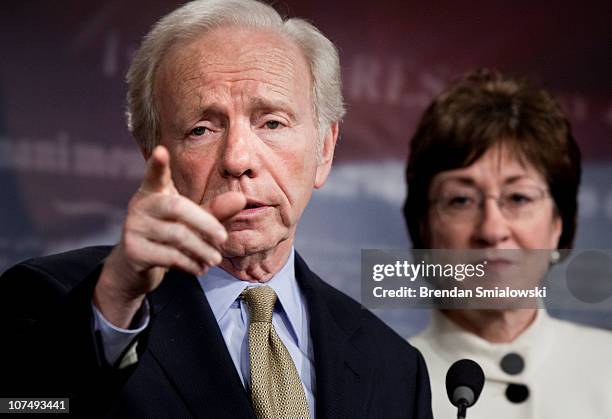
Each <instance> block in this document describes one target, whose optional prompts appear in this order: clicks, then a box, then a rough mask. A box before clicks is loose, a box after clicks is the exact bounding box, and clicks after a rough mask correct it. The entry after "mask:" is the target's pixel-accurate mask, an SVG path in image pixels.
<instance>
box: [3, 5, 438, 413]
mask: <svg viewBox="0 0 612 419" xmlns="http://www.w3.org/2000/svg"><path fill="white" fill-rule="evenodd" d="M128 85H129V91H128V118H129V127H130V129H131V131H132V133H133V135H134V137H135V138H136V140H137V142H138V144H139V146H140V148H141V151H142V153H143V155H144V157H145V158H146V159H147V167H146V173H145V176H144V180H143V182H142V185H141V187H140V188H139V190H138V191H137V192H136V193H135V195H134V196H133V198H132V199H131V201H130V203H129V206H128V210H127V216H126V219H125V221H124V226H123V233H122V237H121V240H120V242H119V243H118V244H117V245H116V246H115V247H113V248H112V249H111V248H88V249H81V250H78V251H73V252H68V253H65V254H61V255H55V256H51V257H47V258H42V259H35V260H30V261H27V262H25V263H22V264H20V265H17V266H16V267H13V268H11V269H10V270H9V271H7V272H6V273H5V275H4V276H3V278H2V280H1V281H0V284H1V285H0V287H1V291H2V293H3V295H4V296H6V297H7V298H6V305H5V307H4V314H3V316H2V317H3V319H4V320H3V322H6V323H7V324H8V326H9V327H10V328H11V331H12V333H13V334H14V335H13V337H12V338H11V343H14V345H13V344H11V345H9V347H11V348H12V349H11V353H10V354H8V355H7V356H6V357H5V359H12V360H19V362H18V363H17V365H21V366H23V365H24V364H27V367H26V368H24V369H23V370H22V371H21V372H20V373H19V375H18V377H16V379H17V380H18V381H20V383H14V384H12V385H14V386H15V387H14V391H13V393H15V392H16V393H18V394H19V395H23V394H35V395H37V396H46V397H53V396H68V397H72V398H73V401H72V402H73V403H72V406H73V410H74V409H77V410H79V411H81V412H85V411H87V412H88V413H90V414H91V413H92V412H97V413H102V414H104V415H109V416H113V417H144V416H147V417H157V416H168V417H187V416H198V417H215V418H218V417H231V418H242V417H245V418H246V417H257V418H260V419H261V418H278V417H300V418H303V417H319V418H322V417H334V418H337V417H379V416H380V417H382V416H384V417H419V418H427V417H430V415H431V410H430V397H429V383H428V379H427V372H426V368H425V365H424V363H423V360H422V358H421V356H420V354H419V353H418V352H417V351H416V350H415V349H413V348H412V347H410V346H409V345H408V344H407V343H404V342H403V341H402V339H401V338H400V337H399V336H397V335H395V334H394V333H393V332H392V331H391V330H390V329H388V328H387V327H386V326H385V325H384V324H382V323H381V322H380V321H379V320H378V319H376V318H375V317H374V316H373V315H372V314H371V313H369V312H368V311H366V310H362V309H361V308H360V306H359V305H358V304H357V303H356V302H354V301H353V300H351V299H349V298H348V297H346V296H345V295H343V294H341V293H340V292H338V291H336V290H335V289H333V288H331V287H330V286H329V285H327V284H325V283H324V282H322V281H321V280H320V279H319V278H318V277H317V276H316V275H315V274H313V273H312V272H311V271H310V270H309V269H308V267H307V266H306V264H305V263H304V261H303V260H302V259H301V258H300V257H299V255H297V254H296V253H295V252H294V250H293V241H294V236H295V230H296V226H297V224H298V221H299V219H300V216H301V214H302V212H303V210H304V208H305V207H306V205H307V203H308V201H309V199H310V196H311V194H312V191H313V189H314V188H319V187H321V186H323V184H324V183H325V180H326V178H327V176H328V174H329V171H330V169H331V164H332V158H333V154H334V147H335V144H336V139H337V136H338V124H339V121H340V119H341V118H342V116H343V114H344V108H343V102H342V94H341V83H340V69H339V62H338V55H337V51H336V49H335V48H334V46H333V44H332V43H331V42H330V41H329V40H328V39H327V38H325V37H324V36H323V35H322V34H321V33H320V32H319V31H318V30H317V29H316V28H314V27H313V26H312V25H310V24H308V23H306V22H305V21H303V20H300V19H288V20H283V19H282V18H281V17H280V16H279V15H278V14H277V13H276V12H275V11H274V9H272V8H271V7H269V6H267V5H265V4H262V3H259V2H256V1H253V0H200V1H195V2H192V3H188V4H186V5H185V6H183V7H181V8H179V9H177V10H175V11H174V12H172V13H170V14H169V15H167V16H166V17H164V18H163V19H161V20H160V21H159V22H158V23H157V24H156V25H155V27H154V28H153V29H152V30H151V32H150V33H149V34H148V35H147V36H146V38H145V40H144V41H143V43H142V45H141V47H140V49H139V51H138V52H137V54H136V57H135V59H134V61H133V63H132V65H131V67H130V70H129V72H128ZM35 290H36V291H35ZM33 292H36V293H37V294H36V295H37V296H38V297H37V298H36V299H35V301H32V300H27V302H24V300H26V299H24V297H26V298H27V296H31V295H32V293H33ZM3 301H4V299H3ZM15 348H17V349H15ZM9 369H11V370H12V368H9ZM13 375H16V374H13ZM15 395H17V394H15Z"/></svg>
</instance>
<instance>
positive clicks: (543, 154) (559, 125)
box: [404, 70, 612, 419]
mask: <svg viewBox="0 0 612 419" xmlns="http://www.w3.org/2000/svg"><path fill="white" fill-rule="evenodd" d="M580 174H581V167H580V152H579V149H578V147H577V145H576V142H575V140H574V138H573V137H572V133H571V127H570V124H569V122H568V120H567V118H566V116H565V114H564V113H563V111H562V110H561V108H560V107H559V105H558V104H557V103H556V102H555V100H554V99H553V98H552V97H551V96H550V95H549V94H548V93H547V92H545V91H544V90H542V89H539V88H536V87H534V86H532V85H530V84H529V83H528V82H525V81H520V80H515V79H510V78H507V77H505V76H503V75H501V74H499V73H497V72H491V71H487V70H479V71H477V72H474V73H470V74H468V75H466V76H465V77H463V78H461V79H460V80H458V81H457V82H455V83H454V84H452V85H451V86H450V87H449V88H448V89H447V90H446V91H444V92H443V93H442V94H440V95H439V96H438V97H437V98H436V99H435V100H434V102H433V103H432V104H431V105H430V106H429V107H428V108H427V110H426V111H425V114H424V115H423V117H422V119H421V121H420V124H419V126H418V128H417V131H416V133H415V135H414V137H413V138H412V141H411V144H410V157H409V160H408V166H407V170H406V179H407V183H408V195H407V198H406V202H405V205H404V216H405V218H406V222H407V225H408V230H409V232H410V236H411V238H412V243H413V247H414V248H415V249H426V248H429V249H460V250H464V249H480V250H483V251H488V252H491V251H503V250H505V249H521V250H527V251H528V250H531V249H549V254H550V261H551V263H556V262H558V260H559V251H558V250H557V249H570V248H571V247H572V243H573V240H574V233H575V230H576V216H577V195H578V187H579V184H580ZM498 268H500V269H501V268H503V267H498ZM411 343H412V344H413V345H415V346H416V347H417V348H419V349H420V350H421V352H422V353H423V355H424V357H425V359H426V361H427V364H428V368H429V371H430V379H431V383H432V394H433V410H434V416H435V417H438V418H445V417H447V418H450V417H453V415H454V414H455V413H456V409H455V408H453V406H452V405H451V404H450V403H449V401H448V400H447V399H446V397H445V396H444V395H445V394H446V391H445V389H444V379H445V374H446V371H447V369H448V367H449V366H450V365H451V364H452V363H453V362H454V361H456V360H458V359H461V358H472V359H474V360H475V361H477V362H478V363H479V364H480V365H481V366H482V367H483V370H484V372H485V387H484V390H483V392H482V395H481V398H480V400H479V401H478V403H477V405H476V406H475V407H474V408H473V409H472V410H471V411H470V413H469V415H470V418H471V419H478V418H487V419H488V418H492V417H495V418H521V419H528V418H565V417H567V418H578V417H580V418H612V334H610V333H608V332H605V331H602V330H597V329H593V328H589V327H586V326H581V325H577V324H572V323H569V322H565V321H561V320H557V319H554V318H552V317H550V316H549V315H548V314H547V312H546V310H544V309H537V308H523V309H517V308H499V309H487V310H468V309H452V310H442V309H441V310H435V311H434V313H433V317H432V321H431V323H430V325H429V326H428V328H427V329H426V330H425V331H424V332H422V333H421V334H419V335H418V336H416V337H414V338H413V339H411ZM576 359H580V362H576Z"/></svg>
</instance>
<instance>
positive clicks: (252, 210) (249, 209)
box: [238, 198, 270, 217]
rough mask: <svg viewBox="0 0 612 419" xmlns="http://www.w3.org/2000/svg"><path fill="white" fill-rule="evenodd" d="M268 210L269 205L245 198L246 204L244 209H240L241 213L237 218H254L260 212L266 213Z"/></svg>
mask: <svg viewBox="0 0 612 419" xmlns="http://www.w3.org/2000/svg"><path fill="white" fill-rule="evenodd" d="M268 208H270V205H267V204H265V203H263V202H261V201H257V200H255V199H251V198H247V203H246V205H245V207H244V208H243V209H242V211H240V212H239V213H238V217H243V216H247V217H248V216H254V215H257V214H259V213H261V212H264V211H266V210H267V209H268Z"/></svg>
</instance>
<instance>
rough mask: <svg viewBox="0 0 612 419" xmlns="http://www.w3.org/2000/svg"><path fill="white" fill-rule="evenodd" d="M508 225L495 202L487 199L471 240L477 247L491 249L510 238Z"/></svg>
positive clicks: (490, 198)
mask: <svg viewBox="0 0 612 419" xmlns="http://www.w3.org/2000/svg"><path fill="white" fill-rule="evenodd" d="M510 234H511V231H510V225H509V222H508V220H507V219H506V217H505V216H504V214H503V213H502V211H501V208H500V207H499V205H498V203H497V200H496V199H494V198H492V197H489V198H485V199H484V201H483V203H482V208H481V212H480V218H479V220H478V221H477V224H476V226H475V229H474V236H473V239H474V241H475V242H476V244H478V245H479V246H484V247H491V246H496V245H497V244H499V243H503V242H505V241H506V240H508V239H509V238H510Z"/></svg>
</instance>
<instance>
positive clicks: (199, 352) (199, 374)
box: [148, 271, 254, 418]
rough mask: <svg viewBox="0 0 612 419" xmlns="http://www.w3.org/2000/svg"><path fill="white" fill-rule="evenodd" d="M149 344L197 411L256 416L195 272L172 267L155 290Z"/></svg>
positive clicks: (228, 415) (193, 410) (236, 415)
mask: <svg viewBox="0 0 612 419" xmlns="http://www.w3.org/2000/svg"><path fill="white" fill-rule="evenodd" d="M150 301H151V303H152V312H153V318H152V321H153V323H152V329H151V333H150V339H149V345H148V350H149V351H150V353H151V354H152V355H153V357H154V358H155V360H156V361H157V363H158V364H159V365H160V366H161V368H162V369H163V370H164V371H165V373H166V375H167V377H168V379H169V380H170V381H171V383H172V385H173V386H174V388H175V389H176V391H177V392H178V393H179V395H180V396H181V397H182V399H183V400H184V402H185V404H186V405H187V406H188V408H189V409H190V410H191V411H192V412H193V413H194V414H195V415H196V416H200V415H202V414H205V415H206V416H207V417H237V418H238V417H254V416H253V413H252V409H251V404H250V401H249V397H248V395H247V392H246V390H245V389H244V386H243V385H242V382H241V381H240V377H239V376H238V372H237V371H236V368H235V366H234V363H233V361H232V359H231V357H230V354H229V352H228V350H227V347H226V345H225V341H224V340H223V335H222V334H221V331H220V329H219V326H218V324H217V321H216V320H215V317H214V315H213V313H212V310H211V308H210V305H209V304H208V301H207V300H206V297H205V295H204V292H203V291H202V288H201V287H200V285H199V283H198V282H197V280H196V278H195V277H193V276H191V275H187V274H183V273H180V272H176V271H170V272H169V273H168V274H167V275H166V277H165V279H164V281H163V283H162V285H161V286H160V287H159V288H158V289H157V290H156V291H155V292H154V293H152V295H151V298H150Z"/></svg>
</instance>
